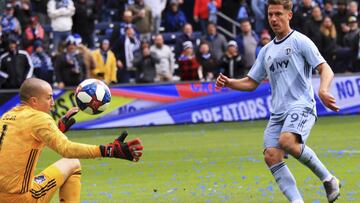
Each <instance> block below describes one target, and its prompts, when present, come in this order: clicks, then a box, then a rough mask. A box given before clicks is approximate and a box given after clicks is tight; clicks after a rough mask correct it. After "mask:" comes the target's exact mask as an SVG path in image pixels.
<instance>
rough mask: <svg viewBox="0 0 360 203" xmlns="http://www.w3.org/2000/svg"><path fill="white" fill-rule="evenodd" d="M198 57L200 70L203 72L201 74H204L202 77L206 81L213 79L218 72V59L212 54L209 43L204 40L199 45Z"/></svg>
mask: <svg viewBox="0 0 360 203" xmlns="http://www.w3.org/2000/svg"><path fill="white" fill-rule="evenodd" d="M196 58H197V61H198V62H199V64H200V70H201V72H202V74H201V75H202V76H203V78H201V79H202V80H205V81H213V80H214V79H215V75H216V74H217V72H218V71H217V67H218V60H216V59H215V57H214V56H213V55H212V54H211V52H210V47H209V44H208V43H206V42H202V43H201V44H200V45H199V53H198V55H197V57H196Z"/></svg>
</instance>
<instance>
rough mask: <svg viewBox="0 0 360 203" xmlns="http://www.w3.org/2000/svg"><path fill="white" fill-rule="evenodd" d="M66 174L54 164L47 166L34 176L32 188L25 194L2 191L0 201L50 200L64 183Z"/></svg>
mask: <svg viewBox="0 0 360 203" xmlns="http://www.w3.org/2000/svg"><path fill="white" fill-rule="evenodd" d="M63 183H64V176H63V174H62V173H61V171H60V170H59V169H58V168H56V167H55V166H54V165H51V166H49V167H47V168H46V169H45V170H43V171H41V172H40V173H39V174H38V175H37V176H35V177H34V179H33V181H32V185H31V189H30V190H29V191H28V192H27V193H24V194H4V193H0V200H1V201H0V202H9V203H15V202H34V203H35V202H36V203H42V202H44V203H45V202H46V203H47V202H50V200H51V198H52V197H53V196H54V194H55V192H56V191H58V189H59V188H60V187H61V186H62V185H63Z"/></svg>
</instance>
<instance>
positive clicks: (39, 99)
mask: <svg viewBox="0 0 360 203" xmlns="http://www.w3.org/2000/svg"><path fill="white" fill-rule="evenodd" d="M35 100H36V102H34V108H35V109H36V110H39V111H42V112H45V113H49V114H50V111H51V110H52V108H53V107H54V105H55V103H54V98H53V92H52V88H51V86H50V85H49V84H44V85H43V86H42V87H41V89H40V91H39V94H38V95H37V96H36V97H35Z"/></svg>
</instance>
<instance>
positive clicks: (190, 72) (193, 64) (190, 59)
mask: <svg viewBox="0 0 360 203" xmlns="http://www.w3.org/2000/svg"><path fill="white" fill-rule="evenodd" d="M183 48H184V50H183V52H182V53H181V55H180V57H179V58H178V63H179V72H180V79H181V81H191V80H199V79H202V78H203V76H202V72H201V69H200V64H199V63H198V61H197V60H196V57H195V54H194V49H193V44H192V42H191V41H186V42H184V43H183Z"/></svg>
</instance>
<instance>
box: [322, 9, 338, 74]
mask: <svg viewBox="0 0 360 203" xmlns="http://www.w3.org/2000/svg"><path fill="white" fill-rule="evenodd" d="M320 35H321V45H320V46H319V51H320V53H321V55H322V56H323V57H324V59H325V60H326V62H327V63H328V64H329V65H330V67H332V68H333V71H334V72H338V71H337V68H336V65H335V58H336V50H337V45H336V28H335V25H334V24H333V22H332V20H331V18H330V17H329V16H325V17H324V19H323V21H322V23H321V25H320Z"/></svg>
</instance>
